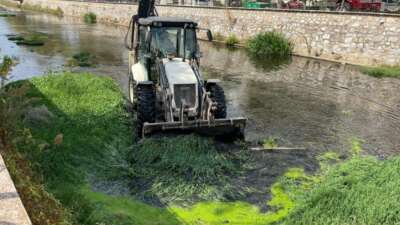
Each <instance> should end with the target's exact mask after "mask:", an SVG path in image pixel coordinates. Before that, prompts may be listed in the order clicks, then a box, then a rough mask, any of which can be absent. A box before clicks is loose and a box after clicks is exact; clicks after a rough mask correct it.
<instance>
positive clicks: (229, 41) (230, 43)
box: [225, 34, 239, 47]
mask: <svg viewBox="0 0 400 225" xmlns="http://www.w3.org/2000/svg"><path fill="white" fill-rule="evenodd" d="M225 44H226V45H227V46H229V47H233V46H235V45H237V44H239V39H238V38H237V37H236V35H234V34H231V35H229V36H228V37H227V38H226V39H225Z"/></svg>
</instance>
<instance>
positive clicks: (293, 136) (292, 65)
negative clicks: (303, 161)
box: [0, 13, 400, 157]
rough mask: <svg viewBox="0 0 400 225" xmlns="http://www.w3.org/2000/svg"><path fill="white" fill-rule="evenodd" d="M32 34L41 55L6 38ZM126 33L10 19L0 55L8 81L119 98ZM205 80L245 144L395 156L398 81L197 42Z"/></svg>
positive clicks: (2, 24) (62, 21) (3, 28)
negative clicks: (64, 75) (40, 80)
mask: <svg viewBox="0 0 400 225" xmlns="http://www.w3.org/2000/svg"><path fill="white" fill-rule="evenodd" d="M32 32H40V33H45V34H47V35H48V36H49V39H48V41H47V42H46V43H45V45H44V46H42V47H26V46H17V45H16V44H15V43H14V42H12V41H9V40H8V39H7V37H6V35H7V34H21V33H32ZM125 32H126V28H124V27H117V26H112V25H104V24H94V25H86V24H84V23H83V22H82V20H81V19H79V18H68V17H63V18H59V17H56V16H52V15H43V14H36V13H18V15H17V17H9V18H0V55H9V56H12V57H16V58H18V61H19V63H18V65H17V66H15V68H14V69H13V70H12V71H11V74H10V76H9V81H15V80H20V79H28V78H31V77H34V76H41V75H43V74H45V73H46V72H50V71H62V70H72V71H76V72H91V73H94V74H97V75H99V76H110V77H112V78H113V79H114V80H116V81H117V82H118V83H119V84H120V85H121V87H122V89H123V90H124V92H125V93H126V92H127V80H128V79H127V70H128V59H127V50H126V49H125V48H124V46H123V39H124V35H125ZM200 48H201V50H202V52H203V56H204V57H203V58H202V61H201V64H202V69H203V71H204V74H205V76H206V77H208V78H218V79H220V80H221V81H222V83H221V84H222V86H223V87H224V89H225V93H226V97H227V99H228V116H245V117H247V118H248V124H247V128H246V140H248V141H258V140H264V139H268V138H275V139H276V140H277V142H278V145H279V146H285V147H304V148H307V149H308V150H310V152H313V154H319V153H321V152H325V151H337V152H341V153H345V152H347V151H348V150H349V148H350V146H351V140H360V141H361V143H362V147H363V149H364V151H365V152H366V153H368V154H373V155H377V156H380V157H387V156H390V155H393V154H396V153H398V151H399V150H400V138H399V137H400V94H399V90H400V79H393V78H381V79H378V78H374V77H370V76H367V75H364V74H362V73H361V72H360V70H359V68H358V67H356V66H350V65H343V64H338V63H332V62H327V61H321V60H315V59H309V58H303V57H292V59H291V60H290V61H284V62H271V61H269V60H253V59H251V58H250V57H248V55H247V53H246V51H245V50H244V49H228V48H225V47H222V46H219V45H215V44H212V43H208V42H201V44H200ZM82 51H86V52H90V53H92V54H93V55H95V56H96V58H97V61H98V65H97V66H95V67H93V68H68V67H65V66H64V65H65V64H66V62H67V61H68V59H70V58H71V57H72V56H73V55H74V54H76V53H79V52H82Z"/></svg>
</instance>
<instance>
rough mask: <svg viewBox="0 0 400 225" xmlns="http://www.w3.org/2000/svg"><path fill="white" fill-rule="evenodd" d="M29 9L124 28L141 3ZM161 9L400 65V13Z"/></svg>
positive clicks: (28, 4)
mask: <svg viewBox="0 0 400 225" xmlns="http://www.w3.org/2000/svg"><path fill="white" fill-rule="evenodd" d="M1 1H3V2H4V1H10V0H1ZM1 1H0V2H1ZM23 7H25V8H27V9H35V10H40V9H41V10H45V11H46V10H47V11H51V12H58V13H63V15H67V16H74V17H83V15H84V14H86V13H88V12H93V13H95V14H96V15H97V18H98V21H100V22H106V23H113V24H118V25H123V26H127V25H128V24H129V21H130V18H131V17H132V15H133V14H135V13H136V11H137V6H136V5H127V4H111V3H96V2H78V1H62V0H25V1H24V3H23ZM157 10H158V12H159V14H160V15H162V16H175V17H184V18H190V19H194V20H195V21H197V22H199V24H200V26H201V27H204V28H210V29H211V30H212V31H213V32H214V34H217V33H218V34H221V35H223V36H228V35H230V34H234V35H236V36H237V37H239V38H240V39H241V40H243V41H244V40H246V39H248V38H250V37H251V36H253V35H255V34H257V33H259V32H263V31H272V30H277V31H280V32H282V33H284V34H285V36H287V37H288V38H290V39H291V40H292V41H293V42H294V43H295V46H296V47H295V54H297V55H301V56H310V57H317V58H321V59H328V60H333V61H339V62H346V63H353V64H361V65H378V64H391V65H395V64H400V15H395V14H372V13H356V12H347V13H339V12H325V11H299V10H294V11H285V10H273V9H267V10H249V9H234V8H218V7H217V8H209V7H196V6H158V7H157Z"/></svg>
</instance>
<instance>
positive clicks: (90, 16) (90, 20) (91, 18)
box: [83, 12, 97, 24]
mask: <svg viewBox="0 0 400 225" xmlns="http://www.w3.org/2000/svg"><path fill="white" fill-rule="evenodd" d="M83 21H85V23H87V24H94V23H97V16H96V14H94V13H92V12H89V13H86V14H85V15H83Z"/></svg>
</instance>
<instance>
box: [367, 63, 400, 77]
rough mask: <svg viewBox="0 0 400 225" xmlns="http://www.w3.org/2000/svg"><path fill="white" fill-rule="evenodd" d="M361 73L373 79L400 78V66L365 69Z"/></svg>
mask: <svg viewBox="0 0 400 225" xmlns="http://www.w3.org/2000/svg"><path fill="white" fill-rule="evenodd" d="M361 71H362V72H363V73H365V74H367V75H370V76H373V77H378V78H380V77H400V66H387V65H384V66H379V67H363V68H362V69H361Z"/></svg>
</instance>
